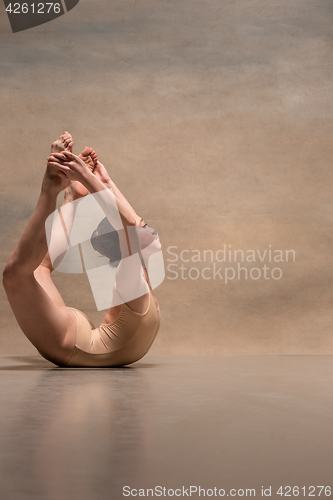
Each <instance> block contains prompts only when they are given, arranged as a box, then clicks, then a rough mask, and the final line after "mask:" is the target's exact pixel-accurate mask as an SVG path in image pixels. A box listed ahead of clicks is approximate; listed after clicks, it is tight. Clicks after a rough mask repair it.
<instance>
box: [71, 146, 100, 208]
mask: <svg viewBox="0 0 333 500" xmlns="http://www.w3.org/2000/svg"><path fill="white" fill-rule="evenodd" d="M79 158H81V159H82V160H83V161H84V162H85V164H86V165H87V166H88V167H89V168H90V170H91V171H93V170H94V168H95V164H96V162H97V161H98V160H97V154H96V153H95V151H94V150H93V149H92V148H88V147H85V148H84V150H83V151H82V153H80V154H79ZM87 194H88V189H87V188H86V187H84V185H83V184H81V182H79V181H72V182H71V183H70V185H69V186H68V188H67V189H66V191H65V198H67V199H66V201H74V200H78V199H79V198H83V197H84V196H86V195H87Z"/></svg>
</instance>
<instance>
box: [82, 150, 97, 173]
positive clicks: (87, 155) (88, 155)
mask: <svg viewBox="0 0 333 500" xmlns="http://www.w3.org/2000/svg"><path fill="white" fill-rule="evenodd" d="M79 158H81V159H82V160H83V161H84V163H85V164H86V165H88V167H89V168H90V170H91V171H92V172H93V171H94V169H95V166H96V164H97V162H98V158H97V154H96V152H95V151H94V150H93V149H92V148H88V147H87V146H86V147H85V148H84V150H83V151H82V153H81V154H79Z"/></svg>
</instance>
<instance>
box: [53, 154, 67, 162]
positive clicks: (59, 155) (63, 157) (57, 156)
mask: <svg viewBox="0 0 333 500" xmlns="http://www.w3.org/2000/svg"><path fill="white" fill-rule="evenodd" d="M52 156H54V157H55V158H61V159H63V160H67V158H66V156H65V155H63V154H62V153H52Z"/></svg>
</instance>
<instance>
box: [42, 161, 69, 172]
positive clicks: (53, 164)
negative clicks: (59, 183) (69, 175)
mask: <svg viewBox="0 0 333 500" xmlns="http://www.w3.org/2000/svg"><path fill="white" fill-rule="evenodd" d="M47 165H48V166H49V167H54V168H56V169H57V170H62V171H63V172H66V171H68V170H70V168H69V167H65V166H63V165H59V163H56V162H54V161H49V162H47Z"/></svg>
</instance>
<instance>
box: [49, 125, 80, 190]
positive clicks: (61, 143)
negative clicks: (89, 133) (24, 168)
mask: <svg viewBox="0 0 333 500" xmlns="http://www.w3.org/2000/svg"><path fill="white" fill-rule="evenodd" d="M72 147H73V138H72V136H71V134H70V133H69V132H67V131H66V132H64V133H63V134H62V135H61V136H60V137H59V139H57V140H56V141H55V142H53V143H52V146H51V153H61V152H62V151H72ZM70 183H71V181H70V180H69V179H68V178H67V177H66V175H65V174H64V173H63V172H59V170H57V169H55V168H54V167H52V166H51V165H47V167H46V172H45V174H44V178H43V183H42V188H43V189H47V190H49V189H52V190H54V191H56V192H57V194H58V193H60V192H61V191H63V190H64V189H66V188H67V187H68V186H69V185H70Z"/></svg>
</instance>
